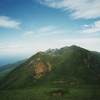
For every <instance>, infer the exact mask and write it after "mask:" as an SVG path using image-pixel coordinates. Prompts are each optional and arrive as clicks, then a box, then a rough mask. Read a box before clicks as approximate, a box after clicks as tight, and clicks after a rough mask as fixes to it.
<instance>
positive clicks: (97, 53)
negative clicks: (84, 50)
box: [92, 51, 100, 57]
mask: <svg viewBox="0 0 100 100" xmlns="http://www.w3.org/2000/svg"><path fill="white" fill-rule="evenodd" d="M92 53H94V54H96V55H97V56H99V57H100V52H97V51H92Z"/></svg>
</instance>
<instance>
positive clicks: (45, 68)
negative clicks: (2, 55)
mask: <svg viewBox="0 0 100 100" xmlns="http://www.w3.org/2000/svg"><path fill="white" fill-rule="evenodd" d="M44 84H45V85H49V84H94V85H99V84H100V57H98V56H96V55H95V54H93V53H91V52H90V51H88V50H85V49H83V48H80V47H77V46H71V47H64V48H61V49H59V50H57V51H55V52H54V53H52V52H47V53H44V52H38V53H37V54H35V55H33V56H32V57H30V58H29V59H28V60H27V61H26V62H24V63H23V64H21V65H19V66H18V67H16V68H15V69H14V70H12V71H11V72H10V73H9V74H8V75H7V76H6V77H4V78H3V79H2V80H1V82H0V85H1V87H0V89H19V88H26V87H30V86H32V87H35V86H39V85H44Z"/></svg>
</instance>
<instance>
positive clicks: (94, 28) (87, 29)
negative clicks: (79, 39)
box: [80, 20, 100, 33]
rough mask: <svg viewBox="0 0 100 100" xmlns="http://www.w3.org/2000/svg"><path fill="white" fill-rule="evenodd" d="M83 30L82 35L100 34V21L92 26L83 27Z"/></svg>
mask: <svg viewBox="0 0 100 100" xmlns="http://www.w3.org/2000/svg"><path fill="white" fill-rule="evenodd" d="M82 28H83V30H81V31H80V32H81V33H98V32H100V20H99V21H96V22H94V23H93V24H90V25H83V26H82Z"/></svg>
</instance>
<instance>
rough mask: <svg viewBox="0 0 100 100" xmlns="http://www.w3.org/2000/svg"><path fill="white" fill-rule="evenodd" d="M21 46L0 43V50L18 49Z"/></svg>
mask: <svg viewBox="0 0 100 100" xmlns="http://www.w3.org/2000/svg"><path fill="white" fill-rule="evenodd" d="M19 48H21V46H20V45H18V44H7V45H6V44H0V50H4V49H7V50H8V49H19Z"/></svg>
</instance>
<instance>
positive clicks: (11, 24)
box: [0, 16, 21, 29]
mask: <svg viewBox="0 0 100 100" xmlns="http://www.w3.org/2000/svg"><path fill="white" fill-rule="evenodd" d="M20 24H21V22H19V21H15V20H12V19H11V18H10V17H7V16H0V27H4V28H15V29H20V27H19V25H20Z"/></svg>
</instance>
